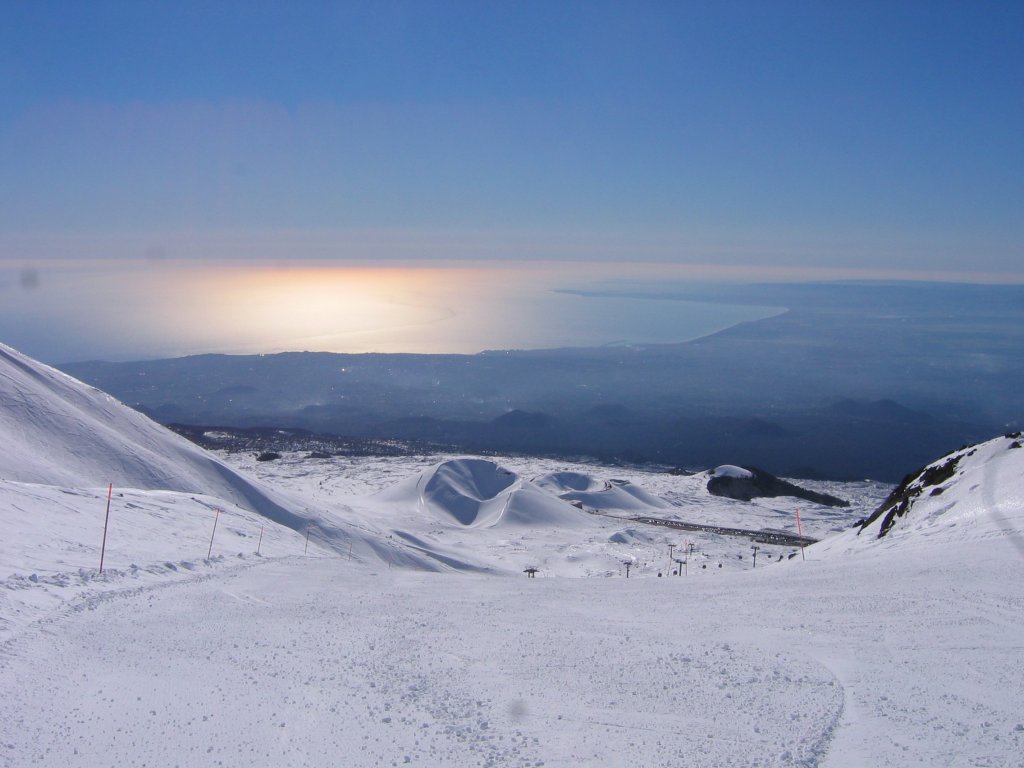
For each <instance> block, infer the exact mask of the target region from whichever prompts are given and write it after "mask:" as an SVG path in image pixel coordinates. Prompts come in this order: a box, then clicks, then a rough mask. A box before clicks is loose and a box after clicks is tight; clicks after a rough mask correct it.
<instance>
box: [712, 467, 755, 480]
mask: <svg viewBox="0 0 1024 768" xmlns="http://www.w3.org/2000/svg"><path fill="white" fill-rule="evenodd" d="M711 476H712V477H735V478H737V479H740V480H749V479H750V478H752V477H753V476H754V473H753V472H751V471H750V470H749V469H744V468H743V467H737V466H736V465H735V464H722V465H721V466H720V467H715V468H714V470H713V471H712V472H711Z"/></svg>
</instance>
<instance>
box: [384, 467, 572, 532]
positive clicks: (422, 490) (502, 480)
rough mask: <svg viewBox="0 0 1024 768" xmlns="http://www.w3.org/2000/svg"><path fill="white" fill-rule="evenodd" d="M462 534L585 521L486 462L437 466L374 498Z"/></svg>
mask: <svg viewBox="0 0 1024 768" xmlns="http://www.w3.org/2000/svg"><path fill="white" fill-rule="evenodd" d="M377 498H378V499H380V500H382V501H387V502H390V503H398V504H402V505H403V506H414V507H416V508H418V509H420V510H422V511H424V512H426V513H428V514H431V515H433V516H434V517H436V518H438V519H439V520H441V521H443V522H446V523H449V524H452V525H456V526H461V527H465V528H491V527H494V526H498V525H518V526H545V527H547V526H557V527H569V528H571V527H580V526H586V525H589V524H590V520H589V518H588V516H587V515H586V514H585V513H583V512H580V511H579V510H578V509H576V508H575V507H573V506H572V505H571V504H567V503H566V502H564V501H561V500H559V499H558V498H555V497H553V496H551V495H550V494H548V493H546V492H544V491H542V490H541V489H540V488H538V487H537V486H535V485H534V484H533V483H530V482H529V481H526V480H523V479H522V478H521V477H519V476H518V475H517V474H515V473H514V472H511V471H509V470H507V469H505V468H504V467H501V466H499V465H498V464H495V463H494V462H493V461H487V460H486V459H474V458H460V459H451V460H448V461H443V462H441V463H440V464H437V465H435V466H433V467H431V468H430V469H427V470H425V471H424V472H421V473H420V474H419V475H417V476H414V477H411V478H409V479H407V480H404V481H402V482H400V483H398V484H397V485H395V486H393V487H392V488H390V489H388V490H385V491H382V492H381V493H379V494H377Z"/></svg>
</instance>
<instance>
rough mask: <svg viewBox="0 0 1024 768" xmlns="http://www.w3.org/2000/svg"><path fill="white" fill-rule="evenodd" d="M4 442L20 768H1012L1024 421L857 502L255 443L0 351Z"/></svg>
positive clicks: (0, 753)
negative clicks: (1017, 431) (198, 440)
mask: <svg viewBox="0 0 1024 768" xmlns="http://www.w3.org/2000/svg"><path fill="white" fill-rule="evenodd" d="M0 441H2V442H0V445H2V449H0V534H2V535H0V586H2V589H0V686H2V688H0V690H2V693H3V696H2V698H0V765H2V766H11V767H12V768H13V767H15V766H18V767H20V766H114V765H117V766H161V767H163V766H180V767H181V768H186V767H191V766H403V765H413V766H502V767H503V766H630V768H636V767H638V766H639V767H644V766H791V765H802V766H858V767H861V766H914V765H920V766H1020V765H1024V757H1022V755H1024V663H1022V662H1024V652H1022V651H1024V590H1022V584H1024V579H1022V576H1021V572H1022V566H1024V450H1022V449H1021V448H1020V446H1021V439H1020V438H1019V437H1016V436H1012V435H1011V436H1005V437H997V438H994V439H992V440H990V441H988V442H985V443H982V444H979V445H977V446H972V447H968V448H964V449H962V450H960V451H958V452H956V453H954V454H951V455H950V456H947V457H942V458H938V460H937V461H936V462H935V463H934V464H932V465H930V466H929V467H928V468H926V469H925V470H924V471H923V472H922V473H921V475H919V476H918V477H916V478H912V479H911V480H910V481H909V482H908V483H907V484H905V485H904V486H902V487H901V488H899V489H896V490H895V491H894V490H893V489H892V487H891V486H887V485H883V484H880V483H874V482H870V481H864V482H860V483H834V482H828V483H826V482H819V483H802V484H804V485H807V486H808V487H810V488H812V489H813V490H816V491H819V492H823V493H828V494H831V495H834V496H838V497H840V498H843V499H846V500H848V501H849V502H850V506H849V507H846V508H834V507H824V506H818V505H815V504H813V503H809V502H807V501H801V500H799V499H794V498H787V497H779V498H770V499H755V500H754V501H752V502H744V501H735V500H732V499H728V498H722V497H717V496H713V495H711V494H710V493H709V492H708V491H707V488H706V486H707V481H708V479H709V477H711V476H712V475H713V474H714V473H715V471H716V468H713V467H712V468H709V471H707V472H702V473H698V474H694V475H675V474H669V473H667V472H659V471H655V470H654V469H651V468H642V467H637V468H622V467H609V466H602V465H589V464H584V463H568V462H557V461H552V460H542V459H533V458H524V457H494V456H489V457H485V458H478V457H462V456H438V455H430V456H402V457H365V458H363V457H359V458H354V457H340V456H334V457H330V458H311V457H309V456H308V455H307V454H299V453H291V454H285V455H284V456H283V457H282V458H281V459H279V460H277V461H265V462H258V461H257V460H256V458H255V457H254V456H253V455H251V454H241V453H227V452H219V453H216V454H212V453H209V452H206V451H204V450H202V449H200V448H199V447H197V446H195V445H194V444H192V443H190V442H188V441H186V440H184V439H183V438H181V437H179V436H177V435H175V434H173V433H171V432H169V431H168V430H166V429H164V428H163V427H160V426H158V425H156V424H155V423H153V422H151V421H149V420H148V419H147V418H145V417H143V416H142V415H140V414H138V413H136V412H134V411H132V410H130V409H128V408H127V407H125V406H123V405H122V404H120V403H119V402H117V401H116V400H114V399H113V398H112V397H110V396H108V395H106V394H104V393H103V392H100V391H99V390H96V389H93V388H91V387H88V386H86V385H84V384H82V383H80V382H78V381H76V380H75V379H72V378H71V377H69V376H67V375H65V374H62V373H60V372H57V371H56V370H54V369H52V368H49V367H47V366H45V365H42V364H40V363H38V362H36V361H34V360H31V359H30V358H27V357H25V356H23V355H21V354H20V353H18V352H16V351H15V350H12V349H10V348H8V347H4V346H2V345H0ZM717 471H718V473H719V474H720V475H721V474H726V475H736V474H743V473H744V472H746V470H744V469H742V468H737V467H731V466H726V467H720V468H717ZM111 486H112V491H111V490H110V489H111ZM108 504H109V517H108V514H107V511H108ZM876 510H879V513H878V514H875V512H876ZM798 512H799V515H800V531H801V532H802V533H803V535H805V536H807V537H810V538H813V539H819V540H820V541H819V542H818V543H815V544H812V545H810V546H807V547H806V548H804V549H802V550H801V549H796V548H794V547H793V546H791V545H785V546H784V545H782V544H780V543H778V538H777V537H776V538H772V536H771V535H770V534H772V533H774V534H780V533H784V534H787V535H789V536H790V537H791V536H792V535H793V534H795V533H797V531H798V522H797V513H798ZM638 518H644V519H645V520H648V521H651V520H653V521H661V522H665V521H668V522H670V523H673V522H677V523H684V524H693V525H692V528H693V529H691V530H682V529H680V528H675V527H671V526H670V525H664V524H662V525H658V524H650V522H642V521H640V520H639V519H638ZM105 520H108V521H109V525H108V527H107V533H106V541H105V551H104V552H103V558H104V568H103V571H102V573H100V572H99V562H100V557H101V546H104V545H103V536H104V522H105ZM711 529H716V530H711ZM721 529H744V530H747V531H751V532H753V533H751V534H749V535H735V534H730V533H722V532H720V530H721ZM755 548H756V549H755ZM755 555H756V561H755V559H754V557H755ZM527 571H530V572H531V574H530V575H531V576H535V578H528V576H527V574H526V572H527ZM677 574H678V575H677Z"/></svg>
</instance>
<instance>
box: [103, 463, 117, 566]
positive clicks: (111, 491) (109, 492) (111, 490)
mask: <svg viewBox="0 0 1024 768" xmlns="http://www.w3.org/2000/svg"><path fill="white" fill-rule="evenodd" d="M113 495H114V484H113V483H111V484H110V486H109V487H108V488H107V514H106V515H105V516H104V517H103V543H102V544H100V573H103V556H104V555H105V554H106V553H107V523H109V522H110V497H111V496H113Z"/></svg>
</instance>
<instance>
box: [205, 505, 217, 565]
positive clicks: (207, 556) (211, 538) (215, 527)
mask: <svg viewBox="0 0 1024 768" xmlns="http://www.w3.org/2000/svg"><path fill="white" fill-rule="evenodd" d="M216 512H217V514H216V515H214V517H213V533H211V534H210V549H209V550H208V551H207V553H206V559H207V560H209V559H210V555H211V554H213V537H214V536H216V535H217V521H218V520H220V510H219V509H218V510H216Z"/></svg>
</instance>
